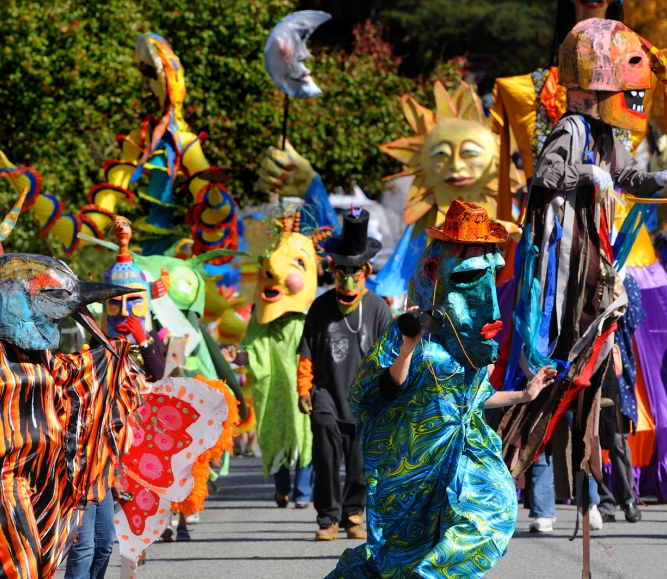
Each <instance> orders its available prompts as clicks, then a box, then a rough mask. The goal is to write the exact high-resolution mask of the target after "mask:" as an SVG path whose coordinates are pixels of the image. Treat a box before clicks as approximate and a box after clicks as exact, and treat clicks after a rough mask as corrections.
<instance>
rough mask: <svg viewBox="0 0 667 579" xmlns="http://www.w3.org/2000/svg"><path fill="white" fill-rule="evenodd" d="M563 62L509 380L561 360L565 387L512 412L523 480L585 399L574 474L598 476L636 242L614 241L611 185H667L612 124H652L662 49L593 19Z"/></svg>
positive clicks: (531, 221)
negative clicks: (562, 97)
mask: <svg viewBox="0 0 667 579" xmlns="http://www.w3.org/2000/svg"><path fill="white" fill-rule="evenodd" d="M656 52H657V51H656ZM559 61H560V71H559V82H560V83H562V84H563V85H564V86H566V87H567V100H566V102H567V109H568V113H567V114H566V115H565V116H563V118H562V119H561V120H560V121H559V122H558V123H557V124H556V125H555V127H554V129H553V131H552V132H551V133H550V135H549V137H548V138H547V140H546V142H545V145H544V149H543V151H542V154H541V156H540V158H539V159H538V162H537V165H536V167H535V174H534V175H533V182H532V187H531V191H530V195H529V199H528V203H527V209H526V211H527V214H526V226H525V229H524V236H523V239H522V241H521V243H520V245H519V248H518V249H517V258H516V259H517V262H516V266H517V267H516V271H517V272H521V273H520V276H521V279H520V284H519V285H518V289H517V298H516V299H517V304H516V308H515V314H514V317H513V323H514V333H513V335H512V342H511V350H510V353H509V356H508V364H507V372H506V375H505V386H504V387H505V389H508V390H512V389H514V388H516V387H517V386H518V385H519V384H520V383H521V381H522V379H523V378H524V376H526V377H528V378H530V377H531V376H532V374H533V373H534V372H535V369H536V368H538V367H541V366H543V365H545V364H551V363H557V365H558V369H559V383H558V384H557V387H556V388H553V389H552V390H551V391H550V392H549V393H548V394H546V393H545V394H543V395H542V397H540V398H538V399H537V400H536V401H535V402H534V403H532V404H530V405H528V406H527V407H525V409H524V408H521V409H518V408H516V409H513V410H512V411H510V412H509V413H508V414H507V415H506V416H505V418H504V421H503V424H502V425H501V431H502V435H503V440H504V445H503V452H504V454H505V457H506V460H507V462H508V464H509V465H511V472H512V474H514V475H515V476H518V475H519V474H521V473H522V472H523V471H525V470H526V469H527V468H528V466H530V464H531V463H532V462H533V460H534V458H535V457H536V456H537V454H538V453H540V452H541V451H542V449H543V448H544V445H545V444H546V443H547V442H548V441H549V439H550V437H551V436H552V434H553V432H554V429H555V428H556V426H557V425H558V423H559V421H560V418H561V417H562V415H563V413H564V412H565V411H566V410H567V409H568V408H570V406H571V405H572V403H573V402H574V401H575V400H577V399H578V412H577V420H575V421H574V424H573V456H572V463H573V466H574V470H575V472H577V471H579V470H580V469H581V470H583V471H584V472H585V473H586V474H589V475H590V474H591V473H594V474H596V476H598V475H599V473H600V471H599V469H600V466H601V465H600V464H599V460H600V456H599V451H598V449H597V448H596V446H595V444H596V426H595V425H596V424H597V417H598V413H599V399H600V388H599V387H600V384H601V380H602V377H603V375H604V371H605V370H606V367H607V364H608V359H609V358H608V357H609V354H610V350H611V348H612V346H613V343H614V332H615V330H616V326H617V324H616V322H617V320H618V319H619V318H620V316H621V315H623V313H624V311H625V309H626V304H627V294H626V292H625V288H624V286H623V283H622V279H621V277H620V276H619V273H618V271H621V270H622V266H623V264H624V259H625V256H626V255H627V251H626V249H627V247H628V246H631V245H632V243H633V242H634V239H633V238H632V237H631V236H630V235H627V236H624V235H622V233H623V230H622V231H621V234H619V236H618V238H617V239H616V242H615V243H614V245H613V246H612V241H611V239H612V238H611V227H612V223H613V219H614V199H613V197H612V194H613V187H614V186H618V187H619V188H622V189H623V190H625V191H628V192H630V193H632V194H635V195H638V196H640V197H650V196H651V195H652V194H653V193H654V192H656V191H658V190H660V189H661V188H663V187H664V186H665V185H666V184H667V172H664V171H663V172H662V173H649V172H647V171H644V170H643V169H642V168H641V166H640V165H639V163H638V162H637V161H636V160H635V159H634V157H632V156H631V155H630V153H629V152H628V150H627V149H626V148H625V147H624V146H623V145H622V144H621V142H620V141H619V140H618V139H616V138H615V136H614V134H613V130H612V127H614V126H615V127H619V128H622V129H627V130H630V131H635V132H641V131H643V130H645V124H646V112H645V110H642V108H641V103H642V100H643V96H644V94H645V91H646V90H647V89H648V88H649V87H650V85H651V69H653V71H654V72H658V73H660V75H661V76H662V77H663V78H665V75H664V72H662V73H661V72H660V70H659V67H658V65H659V64H660V63H659V55H658V54H656V53H654V52H652V51H651V47H650V45H649V44H648V43H647V42H646V41H645V40H644V39H642V38H641V37H640V36H638V35H637V34H636V33H635V32H633V31H632V30H630V29H629V28H627V27H626V26H625V25H623V24H621V23H620V22H616V21H613V20H604V19H595V18H593V19H588V20H585V21H583V22H580V23H579V24H577V25H576V26H575V27H574V28H573V30H572V32H570V34H569V35H568V36H567V38H566V39H565V41H564V42H563V44H562V45H561V48H560V57H559Z"/></svg>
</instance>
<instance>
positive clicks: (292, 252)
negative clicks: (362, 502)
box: [255, 231, 317, 324]
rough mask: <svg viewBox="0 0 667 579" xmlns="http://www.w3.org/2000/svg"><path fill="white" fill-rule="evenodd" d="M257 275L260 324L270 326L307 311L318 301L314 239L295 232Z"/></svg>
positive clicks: (267, 258) (284, 239)
mask: <svg viewBox="0 0 667 579" xmlns="http://www.w3.org/2000/svg"><path fill="white" fill-rule="evenodd" d="M261 265H262V268H261V269H260V271H259V272H258V274H257V289H256V291H255V312H256V315H257V322H258V323H260V324H268V323H269V322H272V321H274V320H277V319H278V318H279V317H280V316H282V315H283V314H286V313H290V312H303V311H304V310H305V309H306V308H307V307H308V306H309V305H310V304H311V303H312V301H313V300H314V299H315V292H316V290H317V264H316V253H315V246H314V245H313V242H312V240H311V239H310V238H309V237H306V236H305V235H302V234H301V233H295V232H293V231H291V232H287V233H283V234H282V235H281V236H280V239H279V241H278V244H277V245H276V247H275V248H274V249H273V250H271V251H270V252H269V253H268V254H267V255H265V256H264V258H263V259H262V264H261Z"/></svg>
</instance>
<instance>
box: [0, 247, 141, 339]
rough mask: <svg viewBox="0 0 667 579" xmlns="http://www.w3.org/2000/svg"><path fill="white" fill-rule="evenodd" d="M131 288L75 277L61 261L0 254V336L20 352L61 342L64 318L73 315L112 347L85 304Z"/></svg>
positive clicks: (110, 296)
mask: <svg viewBox="0 0 667 579" xmlns="http://www.w3.org/2000/svg"><path fill="white" fill-rule="evenodd" d="M132 291H133V290H132V289H129V288H125V287H121V286H117V285H110V284H103V283H90V282H82V281H80V280H79V279H78V278H77V277H76V275H75V274H74V272H73V271H72V270H71V269H70V268H69V267H67V266H66V265H65V264H64V263H63V262H62V261H59V260H57V259H55V258H53V257H46V256H43V255H32V254H25V253H12V254H7V255H3V256H1V257H0V339H2V340H6V341H7V342H9V343H10V344H13V345H15V346H18V347H19V348H22V349H24V350H47V349H52V348H57V347H58V346H59V345H60V327H61V324H62V322H63V320H64V319H65V318H67V317H70V316H71V317H72V318H74V320H76V321H77V322H78V323H80V324H81V325H82V326H83V327H84V328H86V329H87V330H88V331H89V332H91V333H92V334H93V335H94V336H95V337H96V338H97V339H98V340H99V341H100V342H101V343H102V344H104V345H105V346H106V347H108V348H109V349H110V350H112V351H113V349H112V348H111V346H110V345H109V342H108V340H107V339H106V337H105V336H104V334H103V333H102V331H101V330H100V329H99V327H98V326H97V324H96V323H95V321H94V319H93V318H92V316H91V315H90V313H89V312H88V309H87V308H86V306H87V305H88V304H91V303H93V302H99V301H104V300H108V299H111V298H114V297H117V296H121V295H124V294H127V293H130V292H132Z"/></svg>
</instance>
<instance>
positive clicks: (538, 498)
mask: <svg viewBox="0 0 667 579" xmlns="http://www.w3.org/2000/svg"><path fill="white" fill-rule="evenodd" d="M532 483H533V484H532V486H531V488H530V516H531V517H533V518H537V517H547V518H553V517H555V516H556V491H555V489H554V465H553V462H550V463H549V464H547V458H546V456H545V455H544V453H542V454H541V455H540V458H538V459H537V462H536V463H534V464H533V478H532ZM588 494H589V496H590V504H591V506H593V505H599V504H600V495H599V494H598V483H597V482H595V479H594V478H592V477H591V478H589V479H588Z"/></svg>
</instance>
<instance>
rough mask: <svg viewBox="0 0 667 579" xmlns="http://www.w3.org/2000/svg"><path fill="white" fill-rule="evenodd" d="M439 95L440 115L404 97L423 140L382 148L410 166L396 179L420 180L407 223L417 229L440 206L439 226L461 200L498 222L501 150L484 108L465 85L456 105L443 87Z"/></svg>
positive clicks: (412, 188)
mask: <svg viewBox="0 0 667 579" xmlns="http://www.w3.org/2000/svg"><path fill="white" fill-rule="evenodd" d="M433 93H434V96H435V104H436V109H435V111H431V110H429V109H427V108H425V107H423V106H421V105H420V104H419V103H417V101H416V100H415V99H414V98H412V96H410V95H404V96H403V98H402V101H403V111H404V113H405V116H406V118H407V120H408V123H409V124H410V126H411V127H412V128H413V130H414V131H415V132H416V133H417V135H416V136H412V137H406V138H403V139H398V140H397V141H393V142H392V143H387V144H386V145H382V146H380V150H382V151H383V152H385V153H387V154H388V155H391V156H392V157H394V158H395V159H397V160H398V161H400V162H401V163H402V164H403V165H404V170H403V171H402V172H401V173H398V174H397V175H393V177H399V176H403V175H414V181H413V182H412V185H411V186H410V191H409V193H408V201H407V204H406V206H405V216H404V219H405V222H406V223H415V222H416V221H417V220H418V219H420V218H421V217H422V216H423V215H425V214H426V213H428V212H429V211H430V210H432V209H433V208H434V206H437V208H438V209H439V210H440V212H439V215H438V217H436V218H434V220H432V221H431V222H432V223H433V222H436V223H438V224H439V222H440V221H442V216H443V215H444V214H445V212H446V211H447V208H448V207H449V205H450V204H451V203H452V201H454V200H455V199H461V200H465V201H472V202H473V203H476V204H478V205H481V206H482V207H484V208H485V209H486V210H487V212H488V213H490V214H491V216H492V217H495V213H496V200H495V196H496V195H497V191H496V190H495V188H494V187H495V184H494V180H495V179H496V178H497V176H498V155H499V145H498V138H497V136H496V135H494V134H493V132H492V131H491V129H490V127H489V126H488V125H487V123H486V117H485V115H484V109H483V107H482V102H481V100H480V99H479V97H478V96H477V94H476V93H475V91H474V89H473V88H472V87H471V86H470V85H469V84H467V83H461V86H460V87H459V88H458V90H457V92H456V94H455V95H454V98H453V99H452V98H450V97H449V94H448V93H447V91H446V90H445V87H444V86H443V85H442V83H440V82H436V83H435V85H434V87H433Z"/></svg>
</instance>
